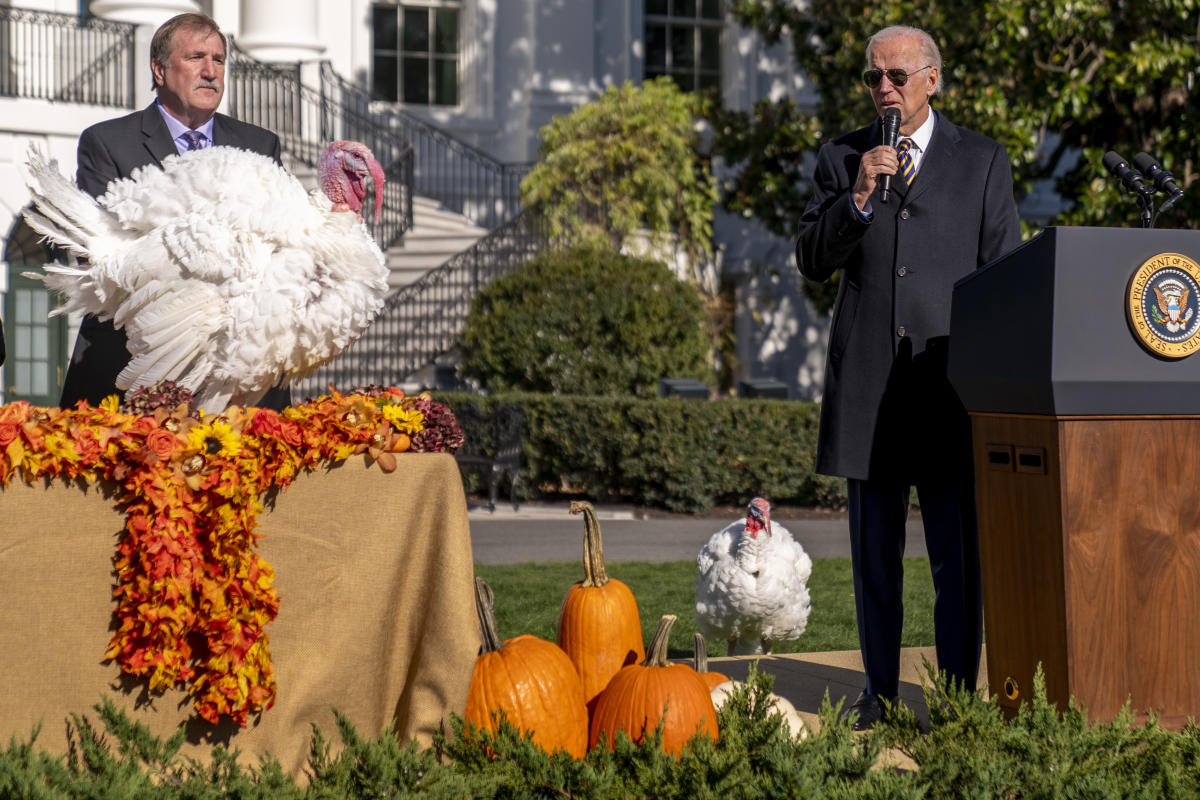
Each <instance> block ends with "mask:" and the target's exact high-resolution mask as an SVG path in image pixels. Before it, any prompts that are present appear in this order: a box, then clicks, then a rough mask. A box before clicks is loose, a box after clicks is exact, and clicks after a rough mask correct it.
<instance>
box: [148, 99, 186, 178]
mask: <svg viewBox="0 0 1200 800" xmlns="http://www.w3.org/2000/svg"><path fill="white" fill-rule="evenodd" d="M142 144H143V145H144V146H145V148H146V151H147V152H148V153H149V154H150V158H151V159H153V161H154V163H155V164H158V166H160V167H161V166H162V162H163V159H165V158H166V157H167V156H173V155H177V154H178V153H179V149H178V148H176V147H175V140H174V139H172V138H171V132H170V131H169V130H167V123H165V122H163V118H162V114H161V113H159V110H158V107H157V106H156V104H155V103H151V104H150V107H149V108H147V109H146V110H145V111H143V112H142Z"/></svg>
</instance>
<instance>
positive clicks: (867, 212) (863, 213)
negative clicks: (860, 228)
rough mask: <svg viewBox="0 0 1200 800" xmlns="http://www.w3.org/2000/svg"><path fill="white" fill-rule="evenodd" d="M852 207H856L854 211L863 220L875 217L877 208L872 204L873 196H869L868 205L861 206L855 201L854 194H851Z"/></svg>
mask: <svg viewBox="0 0 1200 800" xmlns="http://www.w3.org/2000/svg"><path fill="white" fill-rule="evenodd" d="M850 207H851V208H853V209H854V213H855V214H857V215H858V218H859V219H860V220H862V221H863V222H870V221H871V220H872V219H874V218H875V209H874V208H873V207H872V206H871V198H869V197H868V198H867V207H866V208H859V207H858V203H856V202H854V195H850Z"/></svg>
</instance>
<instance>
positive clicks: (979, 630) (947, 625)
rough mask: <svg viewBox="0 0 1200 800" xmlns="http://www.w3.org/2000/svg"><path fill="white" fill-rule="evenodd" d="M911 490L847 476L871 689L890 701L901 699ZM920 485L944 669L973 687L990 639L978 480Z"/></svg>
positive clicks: (856, 599)
mask: <svg viewBox="0 0 1200 800" xmlns="http://www.w3.org/2000/svg"><path fill="white" fill-rule="evenodd" d="M910 488H911V487H910V485H909V484H908V483H906V482H903V481H870V480H854V479H850V480H848V481H847V492H848V504H849V511H850V555H851V560H852V563H853V570H854V606H855V611H856V612H857V615H858V641H859V646H860V648H861V649H862V657H863V665H864V667H865V669H866V677H867V685H866V690H867V692H869V693H871V694H874V695H878V696H879V697H883V698H887V699H895V697H896V696H897V694H898V693H899V688H900V635H901V629H902V627H903V623H904V603H903V598H902V590H903V584H904V565H903V563H902V561H901V559H902V558H903V557H904V540H905V531H904V526H905V521H906V519H907V516H908V498H909V491H910ZM916 488H917V498H918V500H919V501H920V504H921V517H922V519H923V521H924V525H925V547H926V549H927V550H928V552H929V566H930V569H931V571H932V573H933V587H934V591H935V592H936V599H935V600H934V606H933V622H934V637H935V643H936V649H937V662H938V669H939V670H940V671H942V672H945V673H948V674H949V676H950V677H952V678H954V679H955V680H956V681H959V682H964V683H966V685H967V686H968V687H969V688H970V689H972V690H973V689H974V688H975V684H976V681H977V679H978V676H979V655H980V649H981V647H982V644H983V599H982V593H981V590H980V578H979V534H978V526H977V524H976V514H975V489H974V484H973V482H972V481H971V480H969V479H968V480H965V481H962V482H960V483H959V484H957V485H947V484H946V483H944V482H934V481H926V482H922V481H917V483H916Z"/></svg>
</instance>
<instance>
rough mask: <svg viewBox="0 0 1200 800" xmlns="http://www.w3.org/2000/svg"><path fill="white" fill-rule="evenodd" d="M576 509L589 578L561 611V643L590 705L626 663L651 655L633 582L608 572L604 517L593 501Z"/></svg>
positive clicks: (575, 505)
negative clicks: (645, 643)
mask: <svg viewBox="0 0 1200 800" xmlns="http://www.w3.org/2000/svg"><path fill="white" fill-rule="evenodd" d="M571 513H572V514H583V525H584V536H583V570H584V578H583V580H582V581H579V582H578V583H576V584H575V585H573V586H572V587H571V588H570V589H568V590H567V594H566V596H565V597H564V598H563V603H562V608H560V609H559V612H558V637H557V640H558V646H559V647H561V648H562V649H563V651H564V652H566V654H567V656H569V657H570V659H571V663H573V664H574V665H575V668H576V669H577V670H578V671H579V677H580V678H581V679H582V680H583V697H584V700H585V701H586V702H587V704H588V709H589V711H590V710H591V709H592V708H593V707H594V705H595V700H596V696H597V695H599V694H600V692H601V691H603V690H604V687H605V686H607V685H608V682H609V680H610V679H611V678H612V676H613V675H616V674H617V671H618V670H620V669H621V668H622V667H626V666H629V665H631V664H637V663H638V662H640V661H642V660H643V659H644V658H645V657H646V651H645V650H644V649H643V647H642V618H641V616H640V615H639V614H638V606H637V600H636V599H635V598H634V596H633V592H632V591H630V589H629V587H628V586H626V585H625V584H624V583H622V582H621V581H619V580H617V579H616V578H610V577H608V572H607V571H606V570H605V568H604V544H603V541H602V540H601V538H600V522H599V521H598V520H597V519H596V510H595V509H594V508H593V507H592V504H591V503H586V502H580V501H576V502H573V503H571Z"/></svg>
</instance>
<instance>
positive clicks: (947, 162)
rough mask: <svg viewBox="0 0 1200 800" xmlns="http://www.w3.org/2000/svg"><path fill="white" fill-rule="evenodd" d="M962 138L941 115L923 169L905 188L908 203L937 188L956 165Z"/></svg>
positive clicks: (934, 128)
mask: <svg viewBox="0 0 1200 800" xmlns="http://www.w3.org/2000/svg"><path fill="white" fill-rule="evenodd" d="M960 138H961V137H960V136H959V133H958V128H956V127H955V126H954V125H953V124H952V123H951V122H950V121H949V120H947V119H946V118H945V117H944V116H942V115H940V114H939V115H938V118H937V124H936V125H934V127H933V138H932V139H930V140H929V150H928V151H927V152H926V153H925V156H924V157H923V158H922V159H921V168H920V169H919V170H917V176H916V177H915V178H913V182H912V185H911V186H908V187H905V188H906V189H907V194H908V196H907V198H906V199H907V200H908V201H910V202H911V201H913V200H916V199H917V198H918V197H920V196H921V195H923V194H925V192H927V191H929V187H930V186H936V185H937V183H938V181H939V180H940V179H941V176H943V175H945V174H946V173H947V171H948V170H949V169H950V168H951V165H952V164H953V163H954V151H955V150H956V149H957V147H958V141H959V139H960ZM900 183H901V184H903V183H904V181H903V180H901V181H900Z"/></svg>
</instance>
